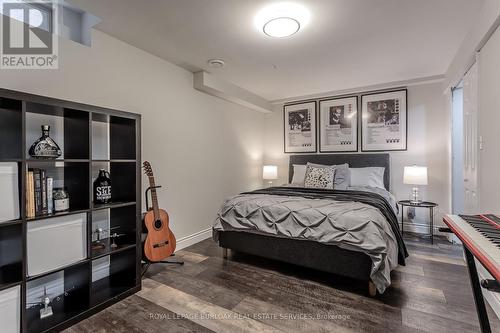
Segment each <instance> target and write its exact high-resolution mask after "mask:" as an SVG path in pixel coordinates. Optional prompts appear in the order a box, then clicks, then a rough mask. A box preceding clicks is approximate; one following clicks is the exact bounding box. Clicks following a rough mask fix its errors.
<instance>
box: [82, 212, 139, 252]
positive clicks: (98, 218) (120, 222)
mask: <svg viewBox="0 0 500 333" xmlns="http://www.w3.org/2000/svg"><path fill="white" fill-rule="evenodd" d="M135 212H136V206H135V205H126V206H120V207H115V208H109V209H102V210H95V211H93V212H92V230H96V229H97V228H102V229H103V230H109V232H108V233H107V234H106V235H105V236H104V237H103V238H102V239H101V244H102V245H104V248H93V249H92V250H91V257H92V258H98V257H102V256H105V255H108V254H113V253H117V252H121V251H123V250H124V249H128V248H130V247H134V246H136V245H137V244H136V243H137V240H136V231H137V228H136V223H135V217H134V216H135ZM114 233H117V234H119V235H121V236H120V237H117V238H116V239H115V241H114V244H115V245H116V247H112V246H111V245H112V244H113V240H112V239H111V238H110V236H111V235H112V234H114ZM96 240H97V237H96V235H95V234H93V235H92V241H93V242H95V241H96ZM93 244H94V243H93Z"/></svg>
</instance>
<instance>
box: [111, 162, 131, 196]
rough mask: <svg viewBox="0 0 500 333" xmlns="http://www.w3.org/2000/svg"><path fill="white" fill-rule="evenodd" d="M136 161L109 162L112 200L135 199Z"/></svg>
mask: <svg viewBox="0 0 500 333" xmlns="http://www.w3.org/2000/svg"><path fill="white" fill-rule="evenodd" d="M136 166H137V164H136V162H128V163H121V162H111V163H110V174H111V184H112V192H111V200H112V202H122V203H123V202H134V201H137V200H136V196H137V194H136V191H135V189H136V187H137V185H136V179H137V178H136V177H137V169H136Z"/></svg>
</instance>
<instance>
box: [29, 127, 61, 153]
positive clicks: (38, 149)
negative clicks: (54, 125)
mask: <svg viewBox="0 0 500 333" xmlns="http://www.w3.org/2000/svg"><path fill="white" fill-rule="evenodd" d="M49 132H50V126H49V125H42V136H41V137H40V139H38V140H36V141H35V143H33V144H32V145H31V147H30V150H29V154H30V156H31V157H33V158H48V159H50V158H58V157H59V156H61V154H62V153H61V149H60V148H59V146H58V145H57V143H55V141H54V140H52V138H51V137H50V136H49Z"/></svg>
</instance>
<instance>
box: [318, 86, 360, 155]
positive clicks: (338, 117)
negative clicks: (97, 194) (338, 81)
mask: <svg viewBox="0 0 500 333" xmlns="http://www.w3.org/2000/svg"><path fill="white" fill-rule="evenodd" d="M319 151H320V152H321V153H334V152H356V151H358V98H357V97H356V96H352V97H344V98H331V99H325V100H321V101H320V102H319Z"/></svg>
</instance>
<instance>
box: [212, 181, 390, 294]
mask: <svg viewBox="0 0 500 333" xmlns="http://www.w3.org/2000/svg"><path fill="white" fill-rule="evenodd" d="M353 190H357V191H358V192H356V193H359V190H361V189H360V188H356V189H354V188H353ZM362 190H363V191H367V190H366V188H363V189H362ZM373 191H374V192H375V193H377V194H382V196H383V197H384V198H387V199H386V200H387V202H388V203H389V205H390V206H391V208H392V209H394V210H395V209H396V208H395V207H396V205H395V200H394V197H393V196H392V195H391V194H390V193H389V192H387V191H384V190H382V189H374V190H373ZM331 192H332V193H333V192H335V191H331ZM343 192H346V191H343ZM380 192H386V193H380ZM271 193H272V192H271ZM352 193H354V192H352ZM394 213H395V211H394ZM213 229H214V238H215V240H217V232H218V231H244V232H252V233H258V234H265V235H273V236H276V237H291V238H294V239H306V240H312V241H317V242H320V243H323V244H331V245H336V246H339V247H341V248H344V249H347V250H352V251H359V252H363V253H366V254H367V255H368V256H369V257H370V258H371V260H372V263H373V264H372V270H371V279H372V281H373V283H374V284H375V285H376V287H377V289H378V291H379V292H380V293H383V292H384V291H385V289H386V288H387V287H388V286H389V285H390V284H391V279H390V272H391V270H393V269H394V268H396V267H397V265H398V254H399V253H398V251H399V250H398V241H397V239H396V237H395V234H394V231H393V228H391V225H390V224H389V223H388V222H387V219H386V217H385V216H384V214H382V212H381V210H380V209H378V208H376V207H374V206H372V205H369V204H366V203H362V202H359V201H339V200H334V199H332V198H321V197H320V198H318V197H315V198H312V197H302V196H295V195H294V196H292V195H273V194H267V193H255V194H253V193H247V194H240V195H237V196H234V197H232V198H230V199H228V200H226V202H224V204H223V205H222V207H221V209H220V210H219V212H218V214H217V218H216V220H215V223H214V227H213ZM398 236H399V235H398ZM325 259H328V258H325ZM330 260H335V258H330Z"/></svg>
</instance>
